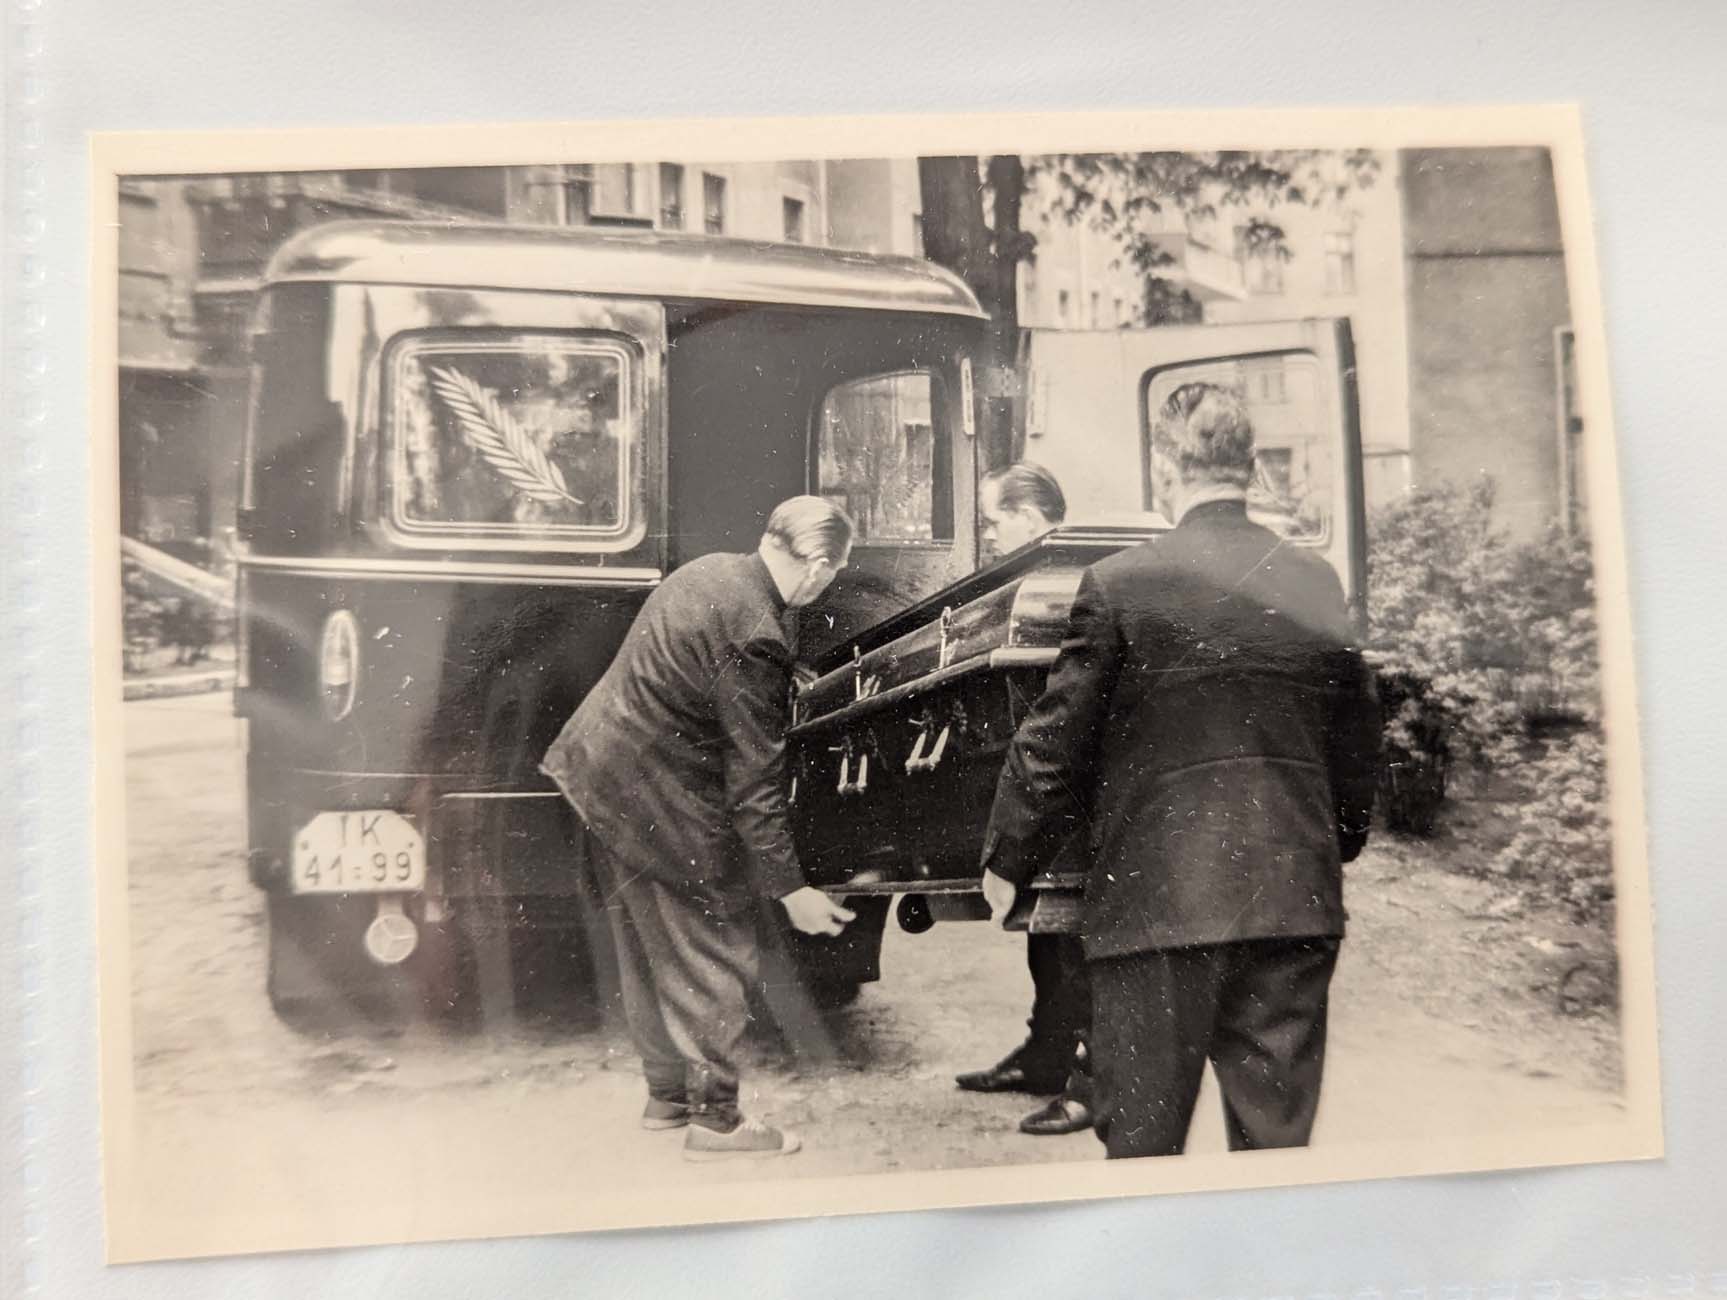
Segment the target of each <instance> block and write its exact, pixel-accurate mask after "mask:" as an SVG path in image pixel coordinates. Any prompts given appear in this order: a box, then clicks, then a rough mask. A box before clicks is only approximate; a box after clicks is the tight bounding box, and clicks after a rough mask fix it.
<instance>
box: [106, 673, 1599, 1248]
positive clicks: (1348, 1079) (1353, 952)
mask: <svg viewBox="0 0 1727 1300" xmlns="http://www.w3.org/2000/svg"><path fill="white" fill-rule="evenodd" d="M126 723H127V746H128V752H129V765H128V774H129V789H128V817H129V826H128V836H129V842H130V858H129V871H130V875H129V880H130V886H129V897H130V907H129V912H128V922H129V926H130V953H131V963H132V964H131V973H132V998H131V1003H130V1006H129V1007H124V1008H121V1009H120V1012H121V1014H129V1016H130V1027H131V1034H132V1053H131V1060H132V1069H133V1073H132V1078H131V1080H130V1083H131V1087H130V1088H129V1089H128V1088H127V1087H125V1082H126V1081H125V1080H123V1079H110V1080H109V1084H110V1086H114V1085H118V1086H117V1087H115V1091H114V1092H112V1093H111V1094H110V1095H109V1098H108V1104H109V1105H110V1106H117V1107H118V1109H117V1110H116V1111H115V1112H114V1113H115V1114H116V1116H118V1117H120V1118H121V1119H122V1120H123V1121H124V1125H125V1132H126V1133H127V1134H128V1135H129V1136H128V1137H127V1138H126V1140H125V1141H124V1142H121V1143H119V1144H117V1145H116V1146H115V1147H114V1149H113V1150H112V1151H111V1153H110V1158H111V1160H113V1161H115V1162H117V1163H116V1164H115V1165H113V1166H111V1189H112V1190H114V1191H115V1193H116V1195H119V1196H121V1197H123V1198H131V1200H130V1203H131V1204H132V1207H133V1210H132V1212H133V1214H134V1218H133V1219H131V1220H129V1222H131V1223H132V1224H133V1228H131V1229H128V1230H126V1231H125V1232H122V1234H121V1236H122V1237H123V1238H124V1239H125V1240H128V1241H139V1240H142V1239H143V1238H145V1237H147V1238H148V1239H149V1240H150V1241H151V1242H153V1243H154V1245H153V1246H152V1247H151V1248H150V1249H149V1250H148V1251H147V1252H145V1253H149V1254H174V1253H196V1252H198V1251H200V1250H203V1249H208V1248H209V1246H208V1243H209V1242H211V1241H221V1242H224V1243H228V1244H229V1245H244V1246H245V1247H246V1248H252V1249H260V1248H272V1247H275V1246H284V1245H303V1244H311V1243H310V1242H308V1241H306V1240H303V1239H300V1238H297V1237H295V1235H294V1233H293V1231H292V1230H291V1229H290V1228H289V1227H287V1226H285V1217H284V1215H283V1214H282V1213H281V1207H280V1204H279V1199H278V1198H279V1197H280V1195H281V1190H280V1189H281V1188H282V1187H283V1186H288V1187H291V1188H294V1189H297V1191H298V1194H299V1195H303V1196H305V1197H308V1198H314V1199H315V1198H319V1197H322V1198H325V1200H326V1201H327V1203H328V1205H327V1207H326V1208H330V1207H333V1208H332V1213H335V1212H338V1211H339V1212H340V1213H343V1214H347V1215H349V1217H348V1219H346V1220H344V1222H346V1223H347V1225H348V1226H347V1228H346V1229H345V1230H343V1231H341V1232H334V1233H331V1232H328V1231H325V1233H324V1235H323V1236H322V1237H321V1238H320V1239H322V1240H331V1241H336V1240H368V1239H370V1240H381V1239H391V1238H399V1237H412V1236H418V1235H422V1232H423V1231H424V1230H425V1224H426V1223H427V1222H430V1221H431V1219H430V1218H429V1217H428V1216H429V1215H430V1211H429V1210H428V1208H427V1204H426V1203H422V1202H420V1201H417V1200H416V1199H415V1197H414V1196H409V1197H407V1198H406V1199H405V1200H404V1196H403V1192H402V1190H401V1189H402V1187H403V1186H404V1185H407V1186H414V1187H418V1188H421V1189H422V1191H421V1192H419V1193H416V1195H421V1196H432V1195H433V1194H434V1193H433V1192H432V1191H430V1190H424V1189H431V1188H435V1187H438V1186H441V1185H443V1180H447V1179H449V1178H452V1177H455V1176H456V1174H455V1173H454V1172H453V1171H457V1170H459V1171H460V1177H461V1179H463V1180H464V1186H465V1187H466V1189H467V1192H468V1193H469V1194H472V1195H474V1196H477V1197H480V1198H482V1199H483V1200H486V1202H487V1203H488V1204H496V1205H497V1206H499V1207H502V1208H499V1209H498V1211H497V1212H498V1213H499V1214H500V1215H506V1212H507V1207H508V1204H509V1203H510V1202H511V1201H512V1199H520V1198H521V1197H522V1196H524V1195H525V1194H526V1193H525V1192H524V1189H534V1191H533V1194H534V1195H541V1194H547V1195H551V1196H554V1197H555V1196H557V1195H559V1194H567V1195H568V1196H569V1197H571V1198H572V1199H580V1198H581V1197H583V1196H591V1195H592V1194H593V1189H594V1188H595V1187H597V1186H598V1187H604V1188H606V1189H607V1191H608V1194H609V1195H613V1196H615V1197H617V1198H618V1199H619V1204H623V1203H624V1202H626V1201H628V1200H629V1198H631V1197H633V1196H642V1197H651V1196H653V1195H654V1194H655V1189H656V1188H659V1187H663V1186H679V1187H695V1188H703V1187H723V1186H725V1185H727V1184H728V1183H730V1182H734V1181H745V1180H751V1179H759V1178H788V1177H791V1178H805V1177H817V1176H831V1175H836V1174H857V1173H883V1172H892V1171H900V1170H908V1169H916V1170H930V1169H968V1168H977V1167H989V1166H1002V1165H1020V1164H1029V1163H1035V1162H1050V1161H1063V1162H1068V1161H1096V1160H1101V1155H1102V1152H1101V1148H1100V1147H1099V1145H1098V1144H1097V1142H1096V1141H1095V1140H1094V1139H1093V1138H1092V1137H1091V1136H1090V1135H1089V1134H1079V1135H1074V1136H1072V1137H1067V1138H1053V1139H1052V1138H1039V1139H1034V1138H1027V1137H1023V1136H1021V1135H1020V1134H1019V1133H1018V1132H1017V1131H1015V1122H1016V1121H1017V1119H1018V1117H1019V1116H1020V1115H1022V1114H1023V1113H1025V1112H1026V1111H1027V1110H1029V1109H1031V1108H1032V1107H1033V1106H1034V1105H1036V1104H1037V1102H1036V1100H1035V1099H1031V1098H1025V1097H1017V1096H1011V1095H1010V1096H979V1095H975V1094H969V1093H962V1092H960V1091H958V1090H957V1089H956V1088H955V1087H954V1085H953V1075H954V1074H955V1073H956V1072H957V1071H960V1070H965V1069H970V1068H975V1067H978V1066H982V1065H986V1064H989V1063H990V1062H992V1061H994V1060H996V1059H997V1058H998V1057H999V1056H1001V1055H1002V1054H1003V1053H1004V1052H1005V1051H1006V1050H1007V1049H1009V1048H1011V1047H1012V1046H1014V1045H1015V1044H1016V1043H1017V1042H1018V1041H1019V1039H1020V1037H1021V1036H1022V1034H1023V1027H1022V1022H1023V1020H1024V1017H1025V1014H1026V1011H1027V1008H1028V1006H1029V999H1030V981H1029V978H1028V976H1027V974H1026V971H1025V960H1024V940H1023V938H1022V937H1020V936H1017V935H1009V934H1004V933H1002V932H1000V931H997V930H994V929H992V928H991V927H989V926H987V925H985V924H979V923H974V924H964V923H961V924H945V925H940V926H938V927H936V929H935V930H933V931H931V932H930V933H927V934H923V935H919V936H910V935H906V934H904V933H901V932H900V931H899V930H898V929H897V928H895V927H893V926H892V925H891V923H890V928H889V932H888V935H887V939H886V945H885V949H884V953H883V962H882V966H883V978H882V980H881V982H880V983H879V984H874V985H870V986H867V987H866V988H865V989H864V991H863V993H862V995H861V996H860V997H859V999H858V1001H857V1002H856V1003H855V1004H854V1005H853V1006H851V1007H848V1008H845V1009H843V1010H840V1011H837V1012H833V1013H831V1014H829V1015H828V1016H827V1017H826V1019H825V1021H824V1022H823V1029H822V1033H823V1036H824V1040H823V1042H822V1043H821V1044H819V1045H820V1046H822V1047H824V1048H826V1049H827V1050H825V1051H823V1052H820V1053H818V1054H817V1055H818V1056H820V1057H823V1058H825V1059H820V1060H817V1059H800V1058H794V1057H792V1056H789V1055H787V1054H785V1053H784V1052H783V1051H780V1050H777V1049H774V1048H772V1047H768V1046H764V1047H762V1048H761V1049H759V1050H758V1051H757V1053H756V1060H755V1062H754V1068H753V1069H752V1070H751V1071H750V1073H749V1076H748V1078H747V1079H746V1097H745V1101H746V1105H748V1106H749V1107H750V1108H751V1109H754V1110H758V1111H760V1112H761V1113H763V1114H764V1115H765V1116H767V1117H769V1118H771V1119H773V1120H774V1121H776V1122H781V1123H784V1124H788V1125H792V1126H795V1127H797V1128H799V1129H800V1130H801V1131H802V1132H803V1134H804V1136H805V1140H806V1150H805V1151H803V1152H801V1153H800V1154H799V1155H797V1156H795V1157H793V1158H792V1159H790V1160H781V1161H768V1162H762V1163H759V1164H748V1165H743V1166H738V1165H723V1166H692V1165H688V1164H686V1163H684V1162H682V1161H681V1160H680V1159H679V1153H678V1139H677V1137H676V1136H675V1135H673V1136H669V1137H668V1136H666V1135H660V1134H645V1133H642V1132H640V1131H639V1130H637V1129H636V1128H635V1127H634V1120H635V1117H636V1114H637V1111H638V1110H639V1107H640V1104H641V1099H642V1095H643V1094H642V1086H641V1079H640V1073H639V1068H638V1066H637V1064H636V1062H635V1060H634V1058H633V1056H632V1054H631V1053H630V1051H629V1048H628V1044H627V1042H626V1041H625V1040H624V1039H623V1038H622V1037H621V1036H620V1035H619V1034H618V1033H617V1032H616V1031H615V1030H606V1029H599V1030H594V1029H587V1030H584V1029H581V1028H579V1027H575V1026H573V1025H572V1024H570V1023H565V1022H560V1021H559V1020H558V1019H557V1018H556V1017H553V1018H551V1019H549V1020H545V1019H542V1020H539V1021H536V1022H532V1023H513V1024H507V1025H493V1026H488V1027H487V1028H485V1029H483V1030H482V1031H481V1032H479V1033H477V1034H472V1035H468V1036H454V1035H451V1034H449V1033H446V1032H441V1031H439V1030H437V1029H435V1028H429V1027H416V1028H412V1029H410V1030H408V1031H406V1032H405V1033H402V1034H400V1035H398V1036H396V1037H393V1038H382V1039H380V1038H373V1037H362V1036H354V1037H346V1038H339V1039H334V1040H327V1041H321V1040H317V1039H311V1038H305V1037H301V1036H298V1035H296V1034H295V1033H293V1032H291V1031H289V1030H288V1029H286V1028H284V1027H283V1026H282V1025H281V1024H280V1023H279V1022H278V1021H277V1020H276V1019H275V1017H274V1016H273V1014H272V1013H271V1010H270V1007H269V1004H268V1001H267V1000H266V998H265V994H264V960H263V958H264V954H263V925H262V900H261V897H260V896H259V895H258V893H257V892H256V891H255V890H254V889H253V888H252V887H251V886H250V884H249V883H248V882H247V879H246V873H245V867H244V861H243V851H242V836H243V825H242V820H241V795H242V784H241V783H242V779H243V778H242V771H241V764H240V762H239V758H240V749H239V727H238V724H237V723H235V722H234V720H233V719H232V718H231V717H229V716H228V713H227V697H226V696H222V695H207V696H194V697H184V698H178V699H163V700H147V701H138V702H134V703H131V704H128V705H127V706H126ZM1491 815H1492V810H1491V809H1490V808H1486V807H1485V806H1483V808H1480V809H1474V808H1466V809H1465V811H1464V813H1463V814H1462V815H1461V816H1460V818H1458V819H1457V821H1458V824H1459V825H1460V826H1461V828H1462V829H1461V833H1458V834H1453V835H1450V836H1448V837H1446V838H1443V839H1441V840H1439V841H1436V842H1433V843H1417V842H1413V841H1398V840H1391V839H1384V838H1382V839H1380V840H1379V841H1378V842H1376V843H1374V844H1373V845H1372V846H1371V847H1370V848H1369V849H1368V850H1367V852H1366V854H1365V855H1364V856H1363V857H1362V859H1361V860H1360V861H1359V862H1358V863H1356V864H1354V865H1353V866H1352V867H1351V868H1350V870H1349V875H1348V878H1347V884H1346V899H1347V904H1348V907H1349V911H1350V917H1351V920H1350V926H1351V928H1350V935H1349V938H1348V940H1347V941H1346V942H1345V944H1344V948H1343V957H1342V960H1341V962H1340V965H1339V969H1338V974H1337V977H1336V981H1335V983H1334V985H1333V997H1332V1007H1333V1011H1332V1016H1333V1019H1332V1031H1331V1047H1330V1051H1329V1054H1328V1058H1327V1077H1326V1092H1325V1099H1324V1103H1323V1105H1322V1108H1321V1112H1320V1119H1319V1124H1318V1127H1317V1130H1316V1132H1315V1135H1314V1143H1315V1146H1316V1147H1317V1146H1321V1145H1327V1144H1331V1145H1350V1144H1357V1143H1377V1142H1388V1143H1395V1142H1405V1141H1408V1140H1410V1139H1418V1138H1439V1139H1442V1140H1443V1139H1464V1138H1475V1137H1481V1136H1483V1135H1492V1134H1497V1133H1504V1134H1515V1133H1519V1132H1523V1131H1526V1130H1529V1129H1531V1128H1554V1127H1568V1126H1571V1125H1577V1126H1585V1125H1594V1124H1605V1123H1611V1122H1613V1121H1614V1120H1615V1119H1616V1118H1617V1117H1618V1115H1619V1114H1620V1113H1621V1098H1620V1093H1619V1088H1620V1071H1619V1051H1620V1049H1619V1035H1618V1027H1617V1023H1616V1020H1615V1018H1614V1013H1613V1010H1612V1007H1611V1004H1610V1002H1607V1003H1603V1002H1602V1001H1601V1000H1600V998H1599V997H1598V996H1596V997H1589V998H1584V999H1582V1001H1583V1002H1584V1003H1587V1004H1588V1005H1583V1006H1581V1007H1578V1008H1576V1009H1575V1010H1574V1013H1566V1012H1562V1011H1561V1010H1560V1009H1559V1003H1560V1001H1561V985H1562V983H1565V988H1566V990H1567V991H1568V993H1575V992H1576V991H1577V990H1578V989H1584V990H1590V989H1594V990H1595V991H1596V992H1597V993H1599V991H1600V988H1601V987H1602V985H1603V982H1604V981H1605V979H1607V978H1608V976H1607V975H1606V972H1607V970H1608V968H1607V967H1606V966H1605V965H1604V958H1605V957H1606V955H1607V952H1608V951H1610V949H1609V948H1607V946H1606V945H1605V944H1604V942H1603V940H1602V939H1601V938H1600V937H1599V936H1592V935H1589V934H1587V933H1582V932H1578V931H1576V930H1574V929H1573V928H1572V927H1569V926H1568V925H1566V924H1565V923H1564V922H1563V921H1562V920H1561V919H1559V918H1555V917H1549V916H1542V915H1526V914H1523V913H1521V912H1519V911H1518V910H1517V909H1516V907H1515V906H1514V905H1513V904H1512V903H1511V901H1510V900H1508V899H1506V898H1504V897H1501V896H1500V895H1499V894H1498V893H1497V892H1496V890H1495V888H1494V887H1493V886H1492V885H1491V884H1490V883H1487V882H1484V881H1481V880H1477V879H1473V878H1470V877H1468V876H1465V875H1462V874H1459V873H1457V872H1456V871H1452V870H1448V869H1447V868H1446V866H1445V865H1443V864H1446V863H1450V864H1452V865H1457V864H1466V863H1467V860H1468V856H1469V855H1470V854H1471V853H1476V852H1483V851H1484V850H1482V849H1480V848H1479V847H1478V845H1479V840H1480V836H1479V835H1478V834H1476V833H1475V830H1472V827H1476V822H1479V821H1480V820H1481V819H1489V820H1490V819H1491ZM1472 819H1474V821H1472ZM1478 829H1479V827H1476V830H1478ZM1568 977H1569V979H1568ZM1567 980H1568V982H1567ZM1591 981H1594V982H1593V983H1591ZM1572 1000H1573V1001H1576V999H1572ZM1223 1145H1224V1142H1223V1134H1222V1124H1221V1119H1220V1115H1219V1112H1218V1107H1217V1104H1216V1100H1215V1097H1214V1095H1212V1093H1211V1083H1210V1081H1209V1080H1208V1081H1207V1095H1205V1096H1203V1097H1202V1098H1201V1102H1200V1112H1199V1115H1198V1117H1197V1119H1196V1122H1195V1126H1194V1132H1193V1135H1192V1140H1191V1143H1190V1150H1192V1151H1194V1152H1207V1151H1213V1152H1215V1151H1219V1150H1221V1149H1222V1148H1223ZM342 1207H349V1208H348V1209H343V1208H342ZM288 1217H291V1216H288ZM498 1222H499V1224H503V1225H504V1226H502V1227H496V1226H491V1225H490V1221H489V1220H486V1219H485V1218H484V1216H481V1217H480V1218H478V1219H476V1220H474V1227H473V1230H474V1231H476V1232H481V1231H488V1230H490V1231H505V1230H513V1228H514V1227H515V1226H517V1225H516V1224H515V1222H514V1221H513V1220H508V1219H507V1217H506V1218H500V1219H499V1221H498Z"/></svg>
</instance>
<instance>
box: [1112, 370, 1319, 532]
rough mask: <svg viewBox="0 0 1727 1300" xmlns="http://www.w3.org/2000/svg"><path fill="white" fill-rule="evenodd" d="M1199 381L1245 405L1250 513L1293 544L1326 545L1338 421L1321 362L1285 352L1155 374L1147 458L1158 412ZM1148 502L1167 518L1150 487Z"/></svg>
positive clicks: (1148, 405)
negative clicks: (1249, 427) (1250, 454)
mask: <svg viewBox="0 0 1727 1300" xmlns="http://www.w3.org/2000/svg"><path fill="white" fill-rule="evenodd" d="M1196 381H1203V382H1206V383H1212V384H1218V385H1220V386H1222V387H1224V388H1231V389H1234V390H1235V392H1236V393H1237V394H1239V395H1240V396H1241V398H1242V399H1243V400H1244V401H1245V402H1246V403H1247V413H1248V416H1249V418H1250V419H1251V420H1252V421H1253V436H1254V473H1253V481H1252V483H1251V484H1249V486H1248V490H1247V510H1248V514H1249V515H1250V516H1252V518H1253V519H1255V520H1256V521H1257V522H1259V523H1261V524H1263V525H1264V526H1265V527H1267V528H1270V529H1272V530H1273V531H1275V532H1277V533H1279V534H1280V535H1282V536H1284V537H1287V538H1289V539H1290V540H1291V541H1295V542H1300V543H1302V544H1304V545H1310V546H1323V545H1324V544H1325V543H1326V542H1327V541H1328V540H1329V538H1330V536H1331V512H1332V503H1333V501H1334V499H1335V497H1334V493H1335V491H1336V488H1337V482H1336V468H1335V465H1334V463H1333V459H1332V447H1333V443H1334V440H1335V431H1334V425H1335V417H1334V415H1333V414H1332V411H1331V407H1330V402H1329V401H1328V400H1327V398H1326V394H1325V390H1324V387H1323V386H1322V385H1321V383H1320V372H1319V362H1318V359H1317V358H1315V357H1314V356H1313V355H1312V354H1311V353H1307V352H1283V353H1271V354H1266V355H1261V356H1249V357H1231V358H1225V359H1221V360H1216V361H1203V362H1198V363H1194V364H1189V365H1177V366H1169V367H1165V368H1163V369H1159V370H1154V371H1152V372H1151V373H1150V374H1149V375H1147V376H1146V379H1145V406H1144V412H1145V428H1144V430H1143V446H1144V453H1145V456H1146V458H1147V460H1148V461H1149V457H1150V455H1151V426H1152V423H1153V422H1154V421H1155V420H1156V419H1157V413H1158V411H1159V410H1160V409H1161V408H1162V406H1163V403H1164V402H1165V401H1166V400H1167V399H1168V397H1169V395H1170V394H1171V393H1172V392H1174V391H1175V390H1176V389H1177V388H1179V387H1181V385H1183V384H1189V383H1194V382H1196ZM1146 481H1147V482H1148V483H1149V482H1150V476H1149V475H1147V480H1146ZM1146 497H1147V500H1146V506H1147V508H1148V509H1151V510H1155V511H1157V512H1158V513H1159V514H1162V515H1164V516H1166V517H1167V516H1168V515H1169V503H1168V502H1166V501H1158V500H1156V499H1155V498H1154V497H1153V496H1152V489H1151V488H1150V487H1149V486H1148V487H1147V488H1146Z"/></svg>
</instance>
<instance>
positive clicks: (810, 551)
mask: <svg viewBox="0 0 1727 1300" xmlns="http://www.w3.org/2000/svg"><path fill="white" fill-rule="evenodd" d="M762 536H764V537H771V538H772V539H773V540H774V541H776V542H778V543H779V544H780V545H781V546H783V547H784V548H785V549H786V550H788V551H790V552H791V553H792V554H793V555H794V556H796V557H797V558H798V559H800V560H826V561H827V562H828V563H830V564H832V563H836V562H837V561H839V560H840V559H842V558H843V557H844V556H845V553H846V552H847V551H848V550H850V549H851V544H852V521H851V517H850V516H849V515H847V514H846V512H845V511H843V510H841V509H840V508H839V507H838V506H836V505H835V504H834V503H833V502H831V501H828V500H824V499H823V498H822V497H812V496H802V497H792V498H790V499H789V500H786V501H782V502H780V503H779V504H778V505H777V506H775V507H774V512H773V514H771V515H769V516H768V524H767V527H766V528H764V529H763V530H762Z"/></svg>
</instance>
